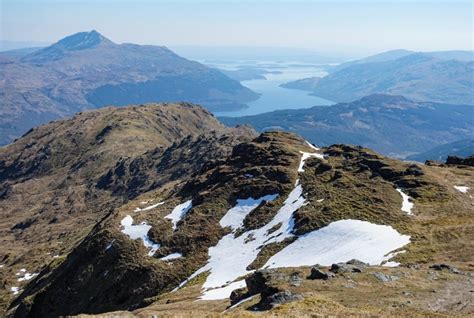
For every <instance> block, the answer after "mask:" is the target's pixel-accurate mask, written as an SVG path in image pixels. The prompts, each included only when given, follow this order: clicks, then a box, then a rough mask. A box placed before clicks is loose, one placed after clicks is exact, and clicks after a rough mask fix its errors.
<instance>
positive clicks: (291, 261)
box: [263, 220, 410, 268]
mask: <svg viewBox="0 0 474 318" xmlns="http://www.w3.org/2000/svg"><path fill="white" fill-rule="evenodd" d="M409 242H410V237H409V236H407V235H401V234H400V233H398V232H397V231H396V230H394V229H393V228H392V227H390V226H388V225H377V224H373V223H370V222H366V221H359V220H340V221H336V222H332V223H330V224H329V225H328V226H325V227H323V228H321V229H319V230H315V231H312V232H310V233H307V234H305V235H301V236H300V237H298V239H297V240H296V241H295V242H293V243H291V244H290V245H288V246H287V247H285V248H284V249H282V250H281V251H280V252H278V253H276V254H275V255H273V256H272V257H271V258H270V259H269V260H268V261H267V263H266V264H265V265H264V266H263V268H265V267H270V268H276V267H291V266H305V265H306V266H311V265H314V264H320V265H323V266H329V265H331V264H334V263H339V262H347V261H349V260H351V259H354V258H355V259H358V260H361V261H363V262H366V263H369V264H371V265H380V264H381V263H382V262H383V261H385V255H386V254H387V253H389V252H391V251H393V250H395V249H398V248H400V247H402V246H404V245H406V244H408V243H409Z"/></svg>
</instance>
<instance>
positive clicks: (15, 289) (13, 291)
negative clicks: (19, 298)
mask: <svg viewBox="0 0 474 318" xmlns="http://www.w3.org/2000/svg"><path fill="white" fill-rule="evenodd" d="M20 290H21V289H20V287H15V286H12V287H10V291H11V292H12V293H13V295H17V294H18V293H19V292H20Z"/></svg>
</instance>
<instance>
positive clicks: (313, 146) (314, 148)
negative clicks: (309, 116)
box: [305, 140, 321, 151]
mask: <svg viewBox="0 0 474 318" xmlns="http://www.w3.org/2000/svg"><path fill="white" fill-rule="evenodd" d="M305 142H306V144H307V145H308V146H309V147H310V148H311V149H313V150H316V151H319V150H321V149H319V148H318V147H316V146H315V145H313V144H312V143H310V142H309V141H307V140H305Z"/></svg>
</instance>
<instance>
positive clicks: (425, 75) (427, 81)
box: [282, 51, 474, 105]
mask: <svg viewBox="0 0 474 318" xmlns="http://www.w3.org/2000/svg"><path fill="white" fill-rule="evenodd" d="M472 55H473V54H472V53H471V52H463V51H460V52H457V51H456V52H432V53H412V54H410V52H409V51H391V52H387V53H384V54H380V55H376V56H373V57H369V58H367V59H363V60H359V61H354V62H349V63H344V64H341V65H339V66H337V67H336V68H335V69H333V70H330V74H329V75H328V76H326V77H323V78H321V79H318V80H317V82H314V81H312V85H310V86H309V88H308V85H307V82H305V81H302V80H300V81H297V82H290V83H286V84H283V85H282V87H286V88H295V89H302V90H310V91H311V92H312V93H313V94H314V95H316V96H320V97H323V98H327V99H329V100H334V101H338V102H349V101H353V100H356V99H359V98H362V97H363V96H367V95H370V94H379V93H380V94H391V95H403V96H406V97H408V98H410V99H413V100H418V101H432V102H440V103H450V104H468V105H472V104H474V77H473V76H472V74H473V73H474V61H473V59H469V57H471V56H472ZM310 80H311V79H307V81H310Z"/></svg>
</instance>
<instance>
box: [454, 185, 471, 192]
mask: <svg viewBox="0 0 474 318" xmlns="http://www.w3.org/2000/svg"><path fill="white" fill-rule="evenodd" d="M454 189H456V190H458V191H459V192H461V193H467V191H468V190H469V187H466V186H454Z"/></svg>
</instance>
